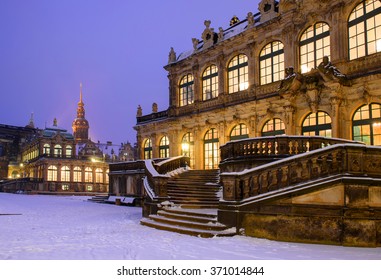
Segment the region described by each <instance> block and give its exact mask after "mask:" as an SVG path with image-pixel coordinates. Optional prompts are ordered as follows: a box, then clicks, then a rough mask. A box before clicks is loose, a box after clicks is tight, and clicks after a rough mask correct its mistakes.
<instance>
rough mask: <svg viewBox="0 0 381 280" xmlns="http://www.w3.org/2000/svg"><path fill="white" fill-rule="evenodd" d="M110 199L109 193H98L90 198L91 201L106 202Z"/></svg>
mask: <svg viewBox="0 0 381 280" xmlns="http://www.w3.org/2000/svg"><path fill="white" fill-rule="evenodd" d="M107 199H108V195H104V194H98V195H95V196H93V197H91V198H89V199H88V201H91V202H97V203H104V202H105V201H106V200H107Z"/></svg>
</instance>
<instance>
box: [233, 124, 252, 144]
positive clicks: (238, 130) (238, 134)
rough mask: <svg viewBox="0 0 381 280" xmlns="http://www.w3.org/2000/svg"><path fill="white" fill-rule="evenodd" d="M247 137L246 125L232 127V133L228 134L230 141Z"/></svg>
mask: <svg viewBox="0 0 381 280" xmlns="http://www.w3.org/2000/svg"><path fill="white" fill-rule="evenodd" d="M248 137H249V129H248V128H247V126H246V124H243V123H240V124H239V125H236V126H235V127H233V129H232V131H231V132H230V140H239V139H245V138H248Z"/></svg>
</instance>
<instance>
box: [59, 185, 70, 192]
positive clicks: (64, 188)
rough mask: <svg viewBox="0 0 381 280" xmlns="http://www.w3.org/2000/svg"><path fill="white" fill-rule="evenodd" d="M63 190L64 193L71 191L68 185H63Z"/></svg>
mask: <svg viewBox="0 0 381 280" xmlns="http://www.w3.org/2000/svg"><path fill="white" fill-rule="evenodd" d="M61 188H62V190H63V191H68V190H69V185H66V184H65V185H62V187H61Z"/></svg>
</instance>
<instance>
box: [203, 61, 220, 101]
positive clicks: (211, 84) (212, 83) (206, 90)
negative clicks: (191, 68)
mask: <svg viewBox="0 0 381 280" xmlns="http://www.w3.org/2000/svg"><path fill="white" fill-rule="evenodd" d="M217 96H218V68H217V66H216V65H211V66H209V67H208V68H206V69H205V71H204V73H203V74H202V99H203V100H208V99H212V98H215V97H217Z"/></svg>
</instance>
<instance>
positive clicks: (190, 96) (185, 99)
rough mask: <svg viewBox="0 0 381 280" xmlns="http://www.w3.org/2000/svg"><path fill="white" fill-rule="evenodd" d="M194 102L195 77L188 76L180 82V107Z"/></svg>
mask: <svg viewBox="0 0 381 280" xmlns="http://www.w3.org/2000/svg"><path fill="white" fill-rule="evenodd" d="M193 102H194V82H193V76H192V75H191V74H188V75H186V76H184V77H183V78H182V79H181V81H180V106H186V105H189V104H192V103H193Z"/></svg>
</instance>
